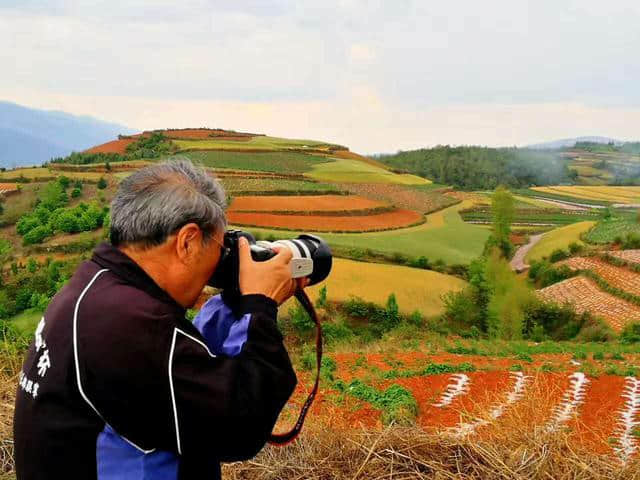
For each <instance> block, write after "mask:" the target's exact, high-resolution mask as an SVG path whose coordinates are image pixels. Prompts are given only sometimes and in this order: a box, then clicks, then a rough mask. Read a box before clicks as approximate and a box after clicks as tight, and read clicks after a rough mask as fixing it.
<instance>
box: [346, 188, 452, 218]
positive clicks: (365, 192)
mask: <svg viewBox="0 0 640 480" xmlns="http://www.w3.org/2000/svg"><path fill="white" fill-rule="evenodd" d="M340 188H341V189H342V190H346V191H348V192H350V193H354V194H356V195H360V196H363V197H368V198H374V199H376V200H380V201H384V202H388V203H392V204H393V205H396V206H397V207H400V208H406V209H408V210H415V211H418V212H422V213H429V212H433V211H436V210H440V209H442V208H445V207H448V206H450V205H453V204H454V203H456V202H457V201H458V200H457V199H455V198H453V197H450V196H448V195H444V194H443V193H442V192H441V191H432V192H422V191H419V190H412V189H409V188H406V187H403V186H400V185H394V184H391V183H345V184H341V185H340Z"/></svg>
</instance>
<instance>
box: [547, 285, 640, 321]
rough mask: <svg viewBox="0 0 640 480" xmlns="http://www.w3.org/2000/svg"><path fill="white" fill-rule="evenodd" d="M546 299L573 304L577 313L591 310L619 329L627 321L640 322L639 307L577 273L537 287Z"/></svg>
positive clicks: (561, 303)
mask: <svg viewBox="0 0 640 480" xmlns="http://www.w3.org/2000/svg"><path fill="white" fill-rule="evenodd" d="M537 294H538V296H539V297H540V298H542V299H543V300H545V301H548V302H553V303H557V304H560V305H563V304H567V303H568V304H572V305H573V306H574V308H575V309H576V311H577V312H578V313H582V312H591V313H592V314H593V315H596V316H599V317H602V318H604V319H605V320H606V321H607V322H608V323H609V324H610V325H611V326H612V327H613V329H614V330H617V331H620V330H622V328H623V327H624V326H625V325H626V324H627V323H629V322H634V321H640V307H639V306H637V305H634V304H632V303H630V302H627V301H625V300H623V299H621V298H619V297H617V296H615V295H612V294H610V293H607V292H604V291H602V290H601V289H600V288H598V285H597V284H596V283H595V282H594V281H593V280H591V279H588V278H585V277H582V276H577V277H573V278H569V279H567V280H563V281H562V282H558V283H555V284H553V285H551V286H549V287H546V288H543V289H542V290H538V292H537Z"/></svg>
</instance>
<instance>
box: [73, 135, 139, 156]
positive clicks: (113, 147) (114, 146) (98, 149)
mask: <svg viewBox="0 0 640 480" xmlns="http://www.w3.org/2000/svg"><path fill="white" fill-rule="evenodd" d="M135 141H136V139H135V138H122V139H120V140H112V141H111V142H107V143H103V144H102V145H97V146H95V147H92V148H90V149H89V150H85V152H86V153H126V151H127V145H130V144H132V143H133V142H135Z"/></svg>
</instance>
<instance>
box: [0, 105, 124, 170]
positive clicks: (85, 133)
mask: <svg viewBox="0 0 640 480" xmlns="http://www.w3.org/2000/svg"><path fill="white" fill-rule="evenodd" d="M120 133H123V134H128V133H133V132H132V130H131V129H129V128H127V127H124V126H122V125H116V124H113V123H108V122H103V121H101V120H98V119H96V118H93V117H88V116H76V115H71V114H68V113H64V112H59V111H50V110H38V109H33V108H27V107H23V106H21V105H16V104H14V103H9V102H2V101H0V167H4V168H14V167H18V166H27V165H40V164H42V163H44V162H47V161H49V160H50V159H51V158H52V157H59V156H64V155H68V154H69V153H71V152H72V151H78V150H84V149H85V148H89V147H91V146H92V145H95V144H97V143H102V142H105V141H106V140H108V139H110V138H113V137H114V136H116V135H118V134H120Z"/></svg>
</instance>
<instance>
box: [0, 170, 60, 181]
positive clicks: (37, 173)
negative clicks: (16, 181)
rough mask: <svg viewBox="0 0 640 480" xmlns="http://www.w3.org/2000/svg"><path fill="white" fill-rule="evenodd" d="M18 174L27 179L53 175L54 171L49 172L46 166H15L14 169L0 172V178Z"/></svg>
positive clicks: (17, 175)
mask: <svg viewBox="0 0 640 480" xmlns="http://www.w3.org/2000/svg"><path fill="white" fill-rule="evenodd" d="M20 175H22V176H24V177H26V178H28V179H31V180H33V179H37V178H42V177H45V178H46V177H53V176H55V174H54V173H51V172H50V171H49V169H48V168H41V167H37V168H16V169H15V170H7V171H5V172H0V179H3V178H17V177H19V176H20Z"/></svg>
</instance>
